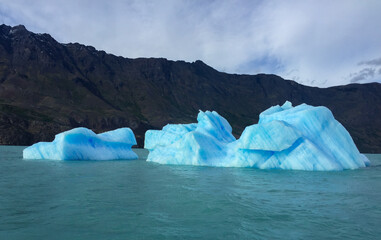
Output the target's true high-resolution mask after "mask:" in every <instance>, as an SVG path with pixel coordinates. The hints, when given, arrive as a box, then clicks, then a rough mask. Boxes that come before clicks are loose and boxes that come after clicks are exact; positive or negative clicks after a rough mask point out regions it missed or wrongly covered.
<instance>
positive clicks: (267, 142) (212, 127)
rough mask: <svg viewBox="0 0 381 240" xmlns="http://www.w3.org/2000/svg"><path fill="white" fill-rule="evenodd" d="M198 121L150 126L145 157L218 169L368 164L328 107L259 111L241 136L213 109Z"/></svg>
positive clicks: (325, 168) (332, 167)
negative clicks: (158, 127)
mask: <svg viewBox="0 0 381 240" xmlns="http://www.w3.org/2000/svg"><path fill="white" fill-rule="evenodd" d="M197 121H198V123H197V124H195V123H194V124H168V125H166V126H165V127H163V129H162V130H149V131H147V132H146V135H145V142H144V147H145V148H146V149H148V150H149V155H148V159H147V161H151V162H157V163H161V164H185V165H200V166H219V167H255V168H260V169H294V170H309V171H330V170H343V169H355V168H359V167H366V166H368V165H369V164H370V163H369V160H368V159H367V158H366V157H365V156H364V155H363V154H360V152H359V151H358V149H357V147H356V145H355V144H354V142H353V140H352V138H351V136H350V135H349V133H348V132H347V131H346V129H345V128H344V127H343V126H342V125H341V124H340V123H339V122H338V121H337V120H335V118H334V117H333V115H332V113H331V111H330V110H329V109H328V108H326V107H313V106H309V105H307V104H301V105H299V106H296V107H292V104H291V103H290V102H286V103H285V104H283V105H282V106H279V105H277V106H274V107H271V108H269V109H267V110H266V111H264V112H262V113H261V114H260V115H259V122H258V124H254V125H251V126H248V127H246V129H245V130H244V131H243V133H242V135H241V137H240V139H238V140H236V139H235V138H234V136H233V135H232V128H231V126H230V124H229V123H228V121H227V120H226V119H225V118H223V117H221V116H220V115H219V114H218V113H217V112H214V111H213V112H210V111H206V112H202V111H200V113H199V114H198V117H197Z"/></svg>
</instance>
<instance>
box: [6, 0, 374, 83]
mask: <svg viewBox="0 0 381 240" xmlns="http://www.w3.org/2000/svg"><path fill="white" fill-rule="evenodd" d="M0 11H1V13H2V18H3V19H2V21H4V22H5V23H6V24H11V25H14V24H24V25H26V27H27V28H28V29H29V30H31V31H36V32H48V33H50V34H51V35H52V36H53V37H55V38H56V39H57V40H58V41H60V42H80V43H83V44H87V45H93V46H94V47H96V48H97V49H102V50H105V51H107V52H110V53H113V54H116V55H122V56H124V57H131V58H135V57H166V58H169V59H173V60H186V61H195V60H197V59H201V60H203V61H205V62H206V63H207V64H209V65H211V66H212V67H214V68H216V69H218V70H221V71H227V72H238V73H259V72H266V73H275V74H278V75H280V76H282V77H285V78H288V79H294V80H296V81H298V82H300V83H305V84H310V85H318V86H332V85H340V84H348V83H350V82H351V81H352V80H353V78H354V74H355V73H360V71H361V70H362V69H364V66H361V65H359V64H358V63H359V62H364V63H365V62H367V61H371V60H374V59H378V58H379V57H380V53H381V45H380V44H379V39H381V31H379V29H381V24H380V23H381V15H380V14H379V13H380V12H381V1H378V0H367V1H358V0H337V1H328V0H323V1H309V0H294V1H281V0H268V1H262V0H258V1H250V0H248V1H234V0H231V1H201V0H196V1H178V0H167V1H153V0H152V1H139V0H136V1H121V0H114V1H90V0H82V1H76V0H65V1H62V0H59V1H49V0H45V1H44V0H36V1H33V3H32V4H31V2H30V1H27V0H0ZM377 76H378V75H377V74H373V77H372V79H373V80H375V81H376V80H377ZM369 80H370V78H369V77H368V78H367V81H369Z"/></svg>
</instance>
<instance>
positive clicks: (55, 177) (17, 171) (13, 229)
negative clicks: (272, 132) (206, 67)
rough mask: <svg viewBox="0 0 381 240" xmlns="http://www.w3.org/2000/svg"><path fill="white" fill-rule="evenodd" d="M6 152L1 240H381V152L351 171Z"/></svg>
mask: <svg viewBox="0 0 381 240" xmlns="http://www.w3.org/2000/svg"><path fill="white" fill-rule="evenodd" d="M23 149H24V148H23V147H10V146H0V239H70V240H72V239H380V237H381V227H380V225H381V155H379V154H378V155H367V156H368V157H369V159H370V160H371V163H372V166H371V167H369V168H364V169H358V170H349V171H342V172H305V171H284V170H257V169H250V168H213V167H193V166H167V165H159V164H155V163H147V162H145V161H144V160H145V158H146V156H147V154H148V152H147V151H145V150H143V149H136V150H135V151H136V152H137V153H138V155H139V157H140V158H139V160H133V161H104V162H99V161H87V162H85V161H67V162H64V161H36V160H23V159H22V150H23Z"/></svg>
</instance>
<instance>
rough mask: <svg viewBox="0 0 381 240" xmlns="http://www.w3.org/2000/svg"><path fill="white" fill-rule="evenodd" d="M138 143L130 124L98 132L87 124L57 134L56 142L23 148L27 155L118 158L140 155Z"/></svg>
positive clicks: (68, 158)
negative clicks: (135, 151)
mask: <svg viewBox="0 0 381 240" xmlns="http://www.w3.org/2000/svg"><path fill="white" fill-rule="evenodd" d="M132 145H136V139H135V135H134V133H133V132H132V130H131V129H130V128H119V129H116V130H113V131H109V132H104V133H100V134H95V133H94V132H93V131H91V130H89V129H87V128H74V129H72V130H69V131H66V132H63V133H60V134H57V135H56V137H55V139H54V141H53V142H39V143H36V144H33V145H32V146H30V147H27V148H25V149H24V151H23V158H25V159H51V160H114V159H137V158H138V156H137V155H136V153H134V152H133V151H132V150H131V146H132Z"/></svg>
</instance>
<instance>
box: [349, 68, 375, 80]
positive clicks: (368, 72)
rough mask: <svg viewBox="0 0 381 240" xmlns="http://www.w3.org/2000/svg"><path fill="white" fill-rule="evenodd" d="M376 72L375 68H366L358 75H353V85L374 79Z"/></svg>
mask: <svg viewBox="0 0 381 240" xmlns="http://www.w3.org/2000/svg"><path fill="white" fill-rule="evenodd" d="M375 71H376V70H375V69H374V68H364V69H362V70H361V71H360V72H358V73H355V74H351V76H352V78H351V83H356V82H360V81H365V80H369V79H372V78H373V77H374V73H375Z"/></svg>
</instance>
